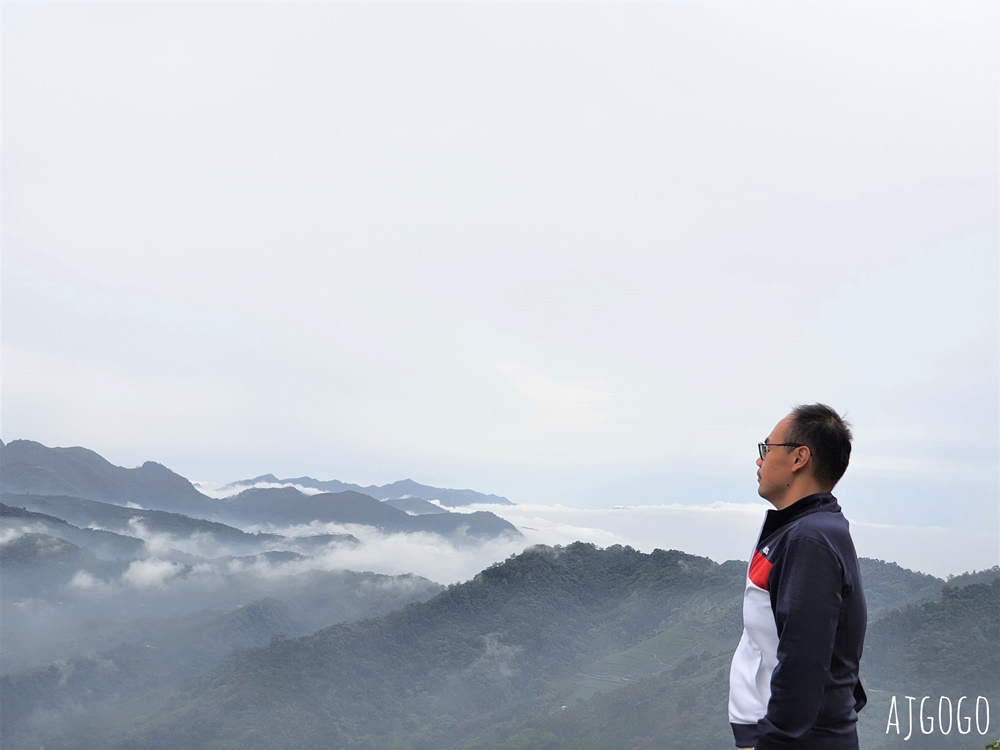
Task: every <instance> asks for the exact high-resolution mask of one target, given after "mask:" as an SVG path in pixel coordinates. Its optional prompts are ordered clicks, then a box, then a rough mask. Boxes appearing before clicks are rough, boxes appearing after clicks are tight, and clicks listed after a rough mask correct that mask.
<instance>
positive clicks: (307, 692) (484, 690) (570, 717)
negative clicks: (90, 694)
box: [22, 543, 1000, 750]
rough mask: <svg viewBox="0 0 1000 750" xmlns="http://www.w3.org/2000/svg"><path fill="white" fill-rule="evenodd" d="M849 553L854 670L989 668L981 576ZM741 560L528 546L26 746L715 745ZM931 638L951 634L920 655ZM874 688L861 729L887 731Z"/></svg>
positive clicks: (878, 673)
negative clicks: (864, 618) (857, 559)
mask: <svg viewBox="0 0 1000 750" xmlns="http://www.w3.org/2000/svg"><path fill="white" fill-rule="evenodd" d="M865 567H866V570H867V572H866V579H870V580H871V583H870V584H869V585H868V587H869V595H870V596H871V597H872V598H873V600H875V601H877V602H879V601H880V602H889V601H891V600H893V599H894V598H895V599H898V600H900V601H901V602H902V604H903V605H904V609H899V610H892V611H888V612H887V614H886V615H885V616H884V617H883V618H882V619H880V620H877V621H875V622H873V624H872V626H871V629H870V632H871V637H870V641H869V647H868V649H867V650H866V657H865V661H864V662H863V669H864V670H866V672H864V676H865V681H866V685H868V687H869V688H870V689H871V690H872V691H873V695H874V696H878V695H879V694H880V693H879V691H885V690H886V689H896V688H895V686H896V685H899V687H900V689H903V687H904V685H903V684H902V683H892V682H891V679H894V678H893V677H892V676H893V675H896V676H897V677H902V676H905V672H904V671H902V670H900V669H899V668H898V666H899V665H898V664H897V662H898V661H899V660H900V659H901V658H903V657H902V656H901V655H902V654H909V653H914V652H916V653H920V654H921V658H923V659H924V662H925V664H926V665H927V669H928V670H930V672H929V673H934V674H937V673H938V672H936V671H934V670H939V671H940V670H945V669H946V668H947V663H959V664H966V663H977V664H979V665H980V666H981V669H980V670H979V672H977V674H979V673H982V674H983V675H986V674H988V673H989V672H990V670H992V672H993V674H996V665H995V661H996V655H995V654H994V653H993V651H995V649H992V650H988V647H989V646H990V644H991V641H990V640H989V639H990V638H993V637H994V633H993V630H991V629H990V626H986V627H985V629H984V630H983V631H982V638H978V637H977V638H968V637H965V634H967V633H969V632H970V630H971V629H972V628H973V623H976V622H980V621H981V620H982V619H983V617H984V616H985V615H986V614H988V613H989V612H990V611H992V610H991V607H995V603H994V602H993V599H991V597H995V591H996V587H995V586H994V587H991V586H989V585H974V586H968V587H964V588H961V589H958V588H951V589H945V593H944V595H943V597H942V598H941V599H940V600H933V601H928V600H926V598H924V595H925V594H926V593H927V592H928V591H933V587H934V586H936V589H937V592H938V593H940V591H941V586H942V583H943V582H941V581H937V580H936V579H929V577H926V576H921V575H920V574H915V573H912V572H911V571H906V570H903V569H901V568H898V566H894V565H891V564H887V563H882V562H878V561H866V562H865ZM743 575H744V573H743V566H742V565H739V564H736V563H726V564H725V565H718V564H716V563H714V562H712V561H710V560H707V559H705V558H699V557H694V556H692V555H687V554H684V553H682V552H677V551H669V552H664V551H662V550H658V551H656V552H654V553H652V554H643V553H640V552H637V551H635V550H633V549H631V548H628V547H617V546H616V547H611V548H608V549H604V550H602V549H599V548H596V547H594V546H593V545H590V544H582V543H576V544H572V545H569V546H567V547H556V548H548V547H536V548H531V549H529V550H526V551H525V552H524V553H522V554H521V555H517V556H513V557H511V558H510V559H508V560H507V561H505V562H503V563H500V564H497V565H494V566H492V567H490V568H488V569H487V570H485V571H483V572H482V573H480V574H479V575H478V576H476V577H475V578H474V579H473V580H472V581H469V582H467V583H463V584H459V585H454V586H451V587H449V588H448V589H447V590H446V591H444V592H442V593H441V594H439V595H438V596H436V597H435V598H433V599H431V600H429V601H427V602H424V603H419V604H411V605H409V606H407V607H406V608H405V609H402V610H399V611H396V612H393V613H391V614H389V615H387V616H385V617H382V618H379V619H371V620H364V621H358V622H350V623H344V624H341V625H336V626H334V627H330V628H327V629H325V630H321V631H319V632H317V633H315V634H314V635H312V636H308V637H304V638H297V639H275V640H273V641H272V642H271V643H270V644H269V645H268V646H265V647H263V648H257V649H251V650H246V651H241V652H238V653H236V654H234V655H232V656H231V657H229V658H228V659H226V660H225V661H224V662H223V663H222V664H221V665H220V666H219V667H217V668H216V669H215V670H213V671H212V672H211V673H210V674H208V675H206V676H204V677H201V678H198V679H197V680H195V681H193V682H190V683H188V684H187V685H186V686H185V687H183V688H182V689H174V690H171V691H168V692H162V693H160V694H158V695H150V696H147V697H145V698H142V699H139V700H136V701H132V702H124V703H118V704H116V705H113V706H107V707H106V708H105V709H104V710H103V711H95V712H93V713H92V714H90V715H89V716H88V717H87V718H85V719H83V720H81V721H79V722H76V723H73V724H71V725H70V726H69V728H68V729H64V730H62V731H61V732H51V733H45V734H42V735H36V736H32V737H31V738H30V740H31V742H34V743H35V744H34V745H31V744H30V743H28V742H25V743H24V744H23V745H22V746H23V747H29V746H33V747H38V745H39V744H41V742H42V741H44V744H45V747H46V748H86V747H93V748H97V747H101V748H163V749H166V748H170V749H171V750H174V749H175V748H181V747H183V748H192V749H195V748H205V749H206V750H225V749H229V748H240V749H241V750H244V749H251V748H274V747H289V748H299V749H302V750H305V749H307V748H341V747H343V748H348V747H350V748H414V749H426V750H438V749H440V748H446V747H455V748H483V749H484V750H485V749H494V748H497V749H498V748H544V747H552V748H594V749H595V750H596V749H598V748H628V747H634V748H664V747H678V748H684V747H727V746H729V745H730V743H731V739H730V733H729V727H728V723H727V720H726V705H725V704H726V694H727V687H728V679H727V678H728V667H729V658H730V655H731V652H732V649H733V647H734V646H735V643H736V641H737V640H738V638H739V633H740V628H741V623H740V597H741V593H742V588H743ZM935 582H936V583H935ZM998 585H1000V584H998ZM908 597H909V598H908ZM921 601H922V602H923V603H920V604H911V603H913V602H921ZM905 607H909V608H905ZM931 635H933V636H934V637H936V639H937V641H938V642H939V643H944V642H946V643H947V647H946V648H944V649H939V650H938V651H936V652H935V651H933V650H930V649H928V650H925V651H920V649H921V648H922V646H921V644H922V643H924V641H925V640H927V639H929V638H930V637H931ZM889 643H892V644H896V645H893V646H892V647H890V646H889V645H887V644H889ZM995 643H996V640H995V638H994V640H993V641H992V644H993V645H995ZM942 659H944V660H945V662H944V663H942V662H941V660H942ZM991 659H992V661H991ZM955 660H958V661H957V662H956V661H955ZM958 674H962V672H958ZM953 682H954V681H953ZM913 684H914V686H915V687H914V689H916V687H919V685H918V683H913ZM905 687H906V689H910V688H909V687H908V686H905ZM944 688H947V689H955V690H958V689H960V688H962V686H961V685H958V684H949V685H944V686H943V687H942V689H944ZM928 689H929V688H928ZM877 700H878V699H877V698H873V706H872V707H870V708H869V709H866V711H865V712H864V713H863V715H862V728H863V731H869V729H870V727H869V725H871V726H876V725H878V724H879V723H880V722H882V728H883V729H884V719H883V718H882V717H881V716H876V714H880V712H882V710H883V709H882V708H881V707H880V706H879V705H878V702H877ZM997 705H998V706H1000V703H998V704H997ZM870 733H871V732H869V734H870ZM965 739H969V738H965ZM984 744H985V743H984ZM867 746H868V745H866V747H867ZM871 746H872V747H875V745H874V744H872V745H871ZM956 747H957V746H956Z"/></svg>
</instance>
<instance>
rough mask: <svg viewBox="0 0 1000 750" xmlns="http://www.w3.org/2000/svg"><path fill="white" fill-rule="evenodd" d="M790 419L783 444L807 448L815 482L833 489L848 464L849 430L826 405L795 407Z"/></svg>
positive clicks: (839, 417)
mask: <svg viewBox="0 0 1000 750" xmlns="http://www.w3.org/2000/svg"><path fill="white" fill-rule="evenodd" d="M791 416H792V422H791V425H790V426H789V428H788V434H787V435H785V442H786V443H800V444H801V445H805V446H807V447H808V448H809V451H810V453H811V457H812V462H813V464H814V469H813V473H814V476H815V477H816V481H817V482H819V483H820V484H821V485H823V486H825V487H829V488H830V489H833V487H834V486H835V485H836V484H837V482H839V481H840V478H841V477H842V476H844V472H845V471H847V464H848V463H849V462H850V460H851V440H852V439H853V436H852V435H851V426H850V425H849V424H848V423H847V422H846V421H845V420H844V418H843V417H841V416H840V415H839V414H837V412H835V411H834V410H833V409H831V408H830V407H829V406H827V405H826V404H808V405H805V406H796V407H795V408H794V409H792V414H791Z"/></svg>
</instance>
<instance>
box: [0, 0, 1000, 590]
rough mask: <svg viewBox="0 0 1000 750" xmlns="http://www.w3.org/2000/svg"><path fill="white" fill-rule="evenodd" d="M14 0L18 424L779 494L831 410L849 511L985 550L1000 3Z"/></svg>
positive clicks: (10, 203)
mask: <svg viewBox="0 0 1000 750" xmlns="http://www.w3.org/2000/svg"><path fill="white" fill-rule="evenodd" d="M2 13H3V15H2V43H3V49H2V63H3V78H2V96H3V101H2V105H3V109H2V149H3V153H2V157H3V163H2V169H3V185H2V187H3V195H2V220H3V229H2V232H3V234H2V240H3V247H2V251H3V255H2V274H3V275H2V293H3V307H2V312H3V320H2V338H3V373H2V374H3V403H2V437H3V440H5V441H10V440H13V439H18V438H27V439H33V440H38V441H40V442H42V443H45V444H46V445H59V446H69V445H82V446H85V447H88V448H92V449H94V450H96V451H98V452H99V453H101V454H102V455H104V456H105V457H106V458H108V460H110V461H111V462H112V463H115V464H118V465H123V466H135V465H138V464H141V463H142V462H143V461H146V460H155V461H158V462H160V463H163V464H165V465H167V466H169V467H170V468H171V469H173V470H175V471H177V472H179V473H180V474H183V475H184V476H186V477H189V478H191V479H194V480H214V481H232V480H236V479H243V478H247V477H252V476H255V475H258V474H263V473H265V472H273V473H275V474H277V475H278V476H300V475H303V474H308V475H311V476H314V477H317V478H320V479H333V478H337V479H342V480H345V481H349V482H358V483H361V484H370V483H377V484H383V483H387V482H390V481H393V480H395V479H400V478H403V477H412V478H413V479H416V480H417V481H420V482H423V483H426V484H432V485H436V486H446V487H471V488H474V489H477V490H480V491H483V492H492V493H496V494H500V495H504V496H506V497H508V498H510V499H511V500H513V501H514V502H520V503H533V504H543V505H544V504H556V503H559V504H565V505H568V506H573V507H580V508H590V509H600V508H611V507H612V506H614V505H641V506H655V505H658V504H668V503H680V504H692V505H707V504H709V503H713V502H722V503H744V502H758V503H759V502H760V501H759V499H758V498H757V496H756V492H755V490H756V483H755V471H756V469H755V466H754V459H755V458H756V445H755V443H757V442H758V441H759V440H762V439H763V438H764V437H765V436H766V435H767V434H768V432H769V431H770V430H771V428H772V427H773V425H774V423H775V422H777V421H778V420H779V419H780V418H781V417H782V416H784V414H786V413H787V411H788V409H789V408H790V407H791V406H792V405H793V404H795V403H800V402H811V401H817V400H818V401H825V402H828V403H830V404H831V405H833V406H834V407H835V408H837V409H838V410H840V411H842V412H846V413H847V415H848V418H849V419H850V420H851V421H852V422H853V424H854V426H855V437H856V440H855V457H854V460H853V462H852V466H851V468H850V469H849V471H848V474H847V477H845V479H844V481H843V483H842V484H841V486H840V487H839V488H838V495H839V496H840V497H841V501H842V503H843V505H844V507H845V510H846V511H847V513H848V516H849V517H850V518H852V520H855V521H857V522H860V523H869V524H882V525H892V526H893V527H898V526H899V525H904V526H912V527H920V528H919V529H914V530H913V531H912V534H910V533H909V532H907V530H906V529H902V530H901V529H899V528H894V530H893V531H892V533H893V534H894V535H895V536H894V538H897V540H903V541H902V542H899V544H901V545H902V546H904V547H905V546H906V545H907V543H909V544H910V546H911V548H912V547H913V546H916V545H918V544H919V545H921V546H922V545H923V544H924V543H925V541H926V540H927V539H928V538H931V537H933V530H934V529H935V528H939V527H943V528H948V529H949V531H948V532H947V533H948V534H951V535H954V534H957V535H959V536H958V537H955V538H956V539H958V541H957V542H955V544H957V545H959V546H962V545H964V547H965V548H966V549H965V550H964V552H965V553H969V548H973V549H974V550H975V552H976V560H979V559H980V558H981V563H980V565H981V566H985V565H988V564H994V563H996V562H998V561H1000V552H998V544H1000V542H998V540H1000V491H998V485H1000V476H998V475H1000V460H998V456H1000V398H998V396H1000V385H998V383H1000V374H998V350H1000V344H998V340H1000V327H998V320H1000V292H998V288H1000V270H998V262H1000V261H998V258H1000V252H998V248H1000V237H998V224H1000V218H998V206H1000V190H998V185H1000V169H998V164H1000V158H998V132H1000V114H998V112H1000V108H998V105H1000V45H998V44H997V38H998V34H1000V5H998V4H997V3H987V2H971V3H963V2H957V1H951V2H938V3H921V2H905V3H889V2H881V3H880V2H864V3H850V2H836V3H824V2H810V3H777V2H769V3H755V2H746V3H719V2H702V3H695V2H660V3H611V2H606V3H599V2H597V3H593V2H592V3H574V2H556V3H526V2H471V3H458V2H443V3H422V2H408V3H401V4H396V3H383V2H374V3H323V2H310V3H279V2H274V3H266V2H258V3H252V4H243V3H223V2H215V3H194V2H175V3H155V4H146V3H133V4H128V3H91V2H78V3H45V2H5V3H4V4H3V10H2ZM762 509H763V507H762ZM873 528H874V527H873ZM963 534H964V535H966V536H962V535H963ZM928 535H930V537H928ZM952 538H953V537H951V536H949V539H952ZM907 540H910V541H909V542H907ZM962 540H964V541H962ZM751 543H752V539H751V540H748V541H747V545H749V544H751ZM929 546H930V547H934V544H933V542H931V543H930V545H929ZM884 549H885V550H889V549H890V547H889V546H888V545H887V546H885V548H884ZM692 551H694V550H692ZM880 551H882V548H879V549H869V550H862V554H864V553H865V552H867V553H868V556H871V557H883V558H886V559H893V558H891V557H890V555H891V554H892V553H891V551H886V552H885V553H884V554H879V552H880ZM744 552H745V550H743V549H738V550H734V553H733V554H732V555H731V556H732V557H742V556H743V553H744ZM929 554H936V555H940V556H945V555H947V552H946V551H937V552H933V553H929ZM954 572H959V571H958V570H956V571H954Z"/></svg>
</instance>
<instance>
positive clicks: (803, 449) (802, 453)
mask: <svg viewBox="0 0 1000 750" xmlns="http://www.w3.org/2000/svg"><path fill="white" fill-rule="evenodd" d="M811 458H812V453H810V451H809V446H808V445H800V446H799V447H798V448H796V449H795V458H794V459H792V471H801V470H802V469H804V468H805V467H806V466H808V465H809V461H810V459H811Z"/></svg>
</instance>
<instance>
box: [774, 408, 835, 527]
mask: <svg viewBox="0 0 1000 750" xmlns="http://www.w3.org/2000/svg"><path fill="white" fill-rule="evenodd" d="M764 442H765V446H764V448H763V449H762V451H761V452H762V453H763V454H764V455H763V457H762V458H758V459H757V467H758V469H757V478H758V481H759V486H758V488H757V492H758V493H759V494H760V496H761V497H763V498H764V499H765V500H768V501H769V502H770V503H771V504H773V505H774V506H775V507H776V508H779V509H781V508H786V507H788V506H789V505H791V504H792V503H794V502H796V501H797V500H800V499H802V498H803V497H805V496H806V495H811V494H813V493H815V492H829V491H830V490H832V489H833V488H834V486H836V484H837V482H838V481H840V478H841V477H842V476H843V475H844V472H845V471H846V470H847V464H848V462H849V461H850V458H851V430H850V427H849V426H848V424H847V423H846V422H845V421H844V420H843V419H842V418H841V417H840V415H838V414H837V412H835V411H834V410H833V409H831V408H830V407H829V406H826V405H825V404H809V405H807V406H796V407H795V408H794V409H793V410H792V413H791V414H789V415H788V416H787V417H785V418H784V419H782V420H781V421H780V422H778V424H777V425H775V427H774V429H773V430H771V434H770V435H768V436H767V439H766V440H765V441H764Z"/></svg>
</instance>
